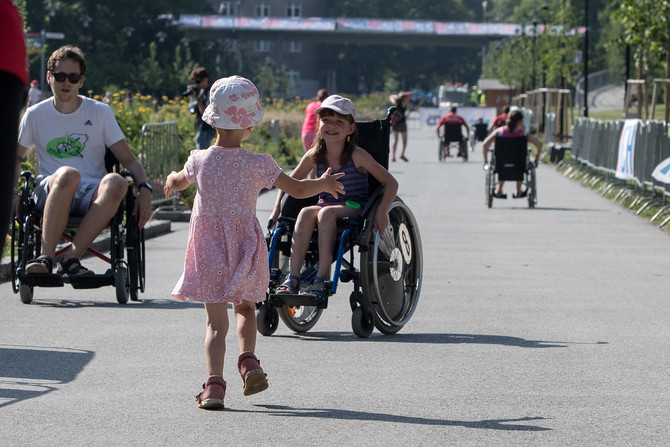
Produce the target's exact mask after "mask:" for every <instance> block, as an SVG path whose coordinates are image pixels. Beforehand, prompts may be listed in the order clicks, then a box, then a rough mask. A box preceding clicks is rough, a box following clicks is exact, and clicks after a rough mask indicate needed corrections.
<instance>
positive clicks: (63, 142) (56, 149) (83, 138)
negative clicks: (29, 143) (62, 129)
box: [47, 133, 88, 158]
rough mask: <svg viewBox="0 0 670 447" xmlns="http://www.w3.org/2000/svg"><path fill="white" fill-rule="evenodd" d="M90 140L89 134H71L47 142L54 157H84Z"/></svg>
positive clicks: (48, 148) (49, 151)
mask: <svg viewBox="0 0 670 447" xmlns="http://www.w3.org/2000/svg"><path fill="white" fill-rule="evenodd" d="M87 141H88V135H85V134H76V133H73V134H70V135H68V136H67V137H60V138H54V139H53V140H51V141H49V143H48V144H47V153H48V154H49V155H51V156H52V157H54V158H72V157H82V158H83V155H81V153H82V151H83V150H84V146H85V145H86V142H87Z"/></svg>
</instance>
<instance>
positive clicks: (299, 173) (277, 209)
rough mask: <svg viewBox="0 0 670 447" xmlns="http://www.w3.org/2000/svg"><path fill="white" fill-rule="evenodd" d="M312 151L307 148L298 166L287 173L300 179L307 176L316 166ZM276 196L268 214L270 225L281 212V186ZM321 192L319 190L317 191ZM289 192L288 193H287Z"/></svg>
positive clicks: (282, 194)
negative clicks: (270, 212)
mask: <svg viewBox="0 0 670 447" xmlns="http://www.w3.org/2000/svg"><path fill="white" fill-rule="evenodd" d="M312 154H313V151H311V150H309V151H307V152H306V153H305V155H303V157H302V158H301V159H300V163H298V166H296V168H295V169H294V170H293V172H291V173H290V174H289V175H290V176H291V177H293V178H294V179H297V180H302V179H304V178H306V177H307V175H308V174H309V173H310V172H311V171H312V170H313V169H314V167H315V166H316V165H315V164H314V159H313V156H312ZM277 189H278V192H277V198H276V199H275V206H274V208H273V209H272V214H271V215H270V220H271V221H272V225H273V226H274V224H275V223H276V222H277V219H278V218H279V214H280V213H281V201H282V198H283V197H284V194H285V193H284V191H282V189H281V188H279V187H278V188H277ZM319 192H321V191H319ZM289 194H290V193H289Z"/></svg>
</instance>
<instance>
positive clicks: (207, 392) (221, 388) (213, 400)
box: [195, 376, 226, 410]
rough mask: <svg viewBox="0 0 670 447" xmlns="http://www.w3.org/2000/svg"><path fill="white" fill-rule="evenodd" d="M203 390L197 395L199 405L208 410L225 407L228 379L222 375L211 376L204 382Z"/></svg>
mask: <svg viewBox="0 0 670 447" xmlns="http://www.w3.org/2000/svg"><path fill="white" fill-rule="evenodd" d="M202 388H203V390H204V391H203V392H201V393H200V394H198V395H197V396H195V399H196V400H197V401H198V407H200V408H205V409H207V410H216V409H221V408H224V406H223V398H224V397H225V395H226V381H225V380H223V377H221V376H210V377H209V378H208V379H207V381H205V383H203V384H202Z"/></svg>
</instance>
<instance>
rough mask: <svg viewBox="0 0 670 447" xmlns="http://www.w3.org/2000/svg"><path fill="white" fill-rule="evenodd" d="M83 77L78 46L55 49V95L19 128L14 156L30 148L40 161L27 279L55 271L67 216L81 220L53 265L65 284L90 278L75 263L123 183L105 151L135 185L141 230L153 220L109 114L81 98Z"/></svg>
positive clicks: (147, 191)
mask: <svg viewBox="0 0 670 447" xmlns="http://www.w3.org/2000/svg"><path fill="white" fill-rule="evenodd" d="M85 73H86V59H85V57H84V54H83V52H82V51H81V50H80V49H79V48H77V47H73V46H69V45H66V46H63V47H61V48H59V49H57V50H56V51H54V52H53V54H52V55H51V56H50V57H49V60H48V62H47V83H48V84H49V87H50V88H51V91H52V92H53V97H52V98H50V100H46V101H42V102H40V103H38V104H36V105H34V106H32V107H29V108H28V109H27V110H26V113H25V114H24V115H23V119H22V120H21V124H20V126H19V144H18V155H19V158H20V159H22V158H23V157H25V155H26V152H27V150H28V148H29V147H31V146H35V153H36V155H37V160H38V162H39V175H38V177H37V185H36V187H35V202H36V206H37V209H38V211H41V212H42V213H43V216H42V253H41V255H40V256H39V257H37V258H36V259H34V260H33V261H32V262H30V263H28V265H27V266H26V273H28V274H48V273H52V272H53V264H54V261H55V260H54V255H55V251H56V246H57V244H58V242H59V240H60V236H61V234H62V232H63V230H64V229H65V226H66V225H67V221H68V218H69V216H71V215H72V216H78V217H83V220H82V222H81V225H80V226H79V229H78V231H77V234H76V236H75V237H74V241H73V243H72V248H71V249H70V250H69V251H67V252H66V253H64V254H63V256H62V258H61V259H60V260H58V261H59V262H60V264H59V266H58V273H59V274H61V275H62V276H63V277H64V278H69V277H75V276H86V275H92V274H93V272H92V271H90V270H89V269H87V268H86V267H84V266H82V265H81V263H80V262H79V257H80V256H81V255H83V254H84V252H85V251H86V249H87V248H88V246H89V245H90V244H91V242H93V240H94V239H95V238H96V237H97V236H98V234H100V232H101V231H102V230H103V229H104V228H105V227H106V226H107V225H108V224H109V221H110V220H111V218H112V216H113V215H114V213H115V212H116V210H117V209H118V207H119V204H120V203H121V201H122V200H123V197H124V196H125V193H126V189H127V183H126V180H125V179H124V178H123V177H121V176H120V175H119V174H116V173H107V171H106V169H105V150H106V148H109V149H110V150H111V151H112V153H113V154H114V155H115V156H116V158H117V159H118V160H119V162H120V163H121V164H122V165H123V166H124V167H125V168H126V169H128V170H129V171H130V172H131V173H132V176H133V180H134V181H135V184H136V185H138V187H139V193H138V194H139V198H138V200H137V202H136V209H135V210H134V213H135V214H136V215H137V216H138V225H139V226H140V228H141V227H143V226H144V225H145V224H146V222H147V221H148V220H149V217H150V216H151V185H149V183H147V178H146V173H145V171H144V168H142V166H141V165H140V163H139V162H138V161H137V159H136V158H135V156H134V155H133V152H132V151H131V150H130V147H129V146H128V144H127V143H126V140H125V136H124V135H123V132H122V131H121V128H120V127H119V125H118V123H117V122H116V118H115V117H114V113H113V112H112V110H111V109H110V108H109V106H107V105H106V104H103V103H101V102H98V101H95V100H93V99H90V98H86V97H84V96H80V95H79V89H80V88H81V87H82V85H83V83H84V75H85ZM17 169H18V167H17Z"/></svg>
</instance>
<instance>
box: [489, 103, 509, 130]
mask: <svg viewBox="0 0 670 447" xmlns="http://www.w3.org/2000/svg"><path fill="white" fill-rule="evenodd" d="M507 115H509V106H505V108H504V109H503V113H502V114H500V115H498V116H496V117H495V119H494V120H493V121H492V122H491V125H490V126H489V133H491V132H493V131H494V130H495V129H497V128H499V127H503V126H504V125H505V124H506V123H507Z"/></svg>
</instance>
